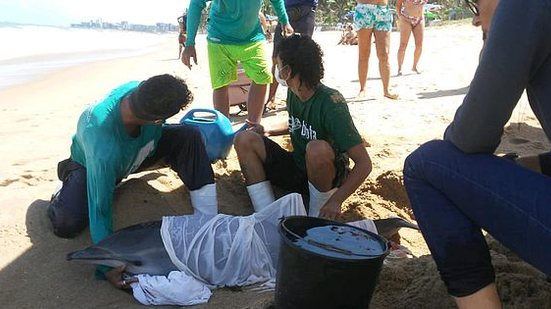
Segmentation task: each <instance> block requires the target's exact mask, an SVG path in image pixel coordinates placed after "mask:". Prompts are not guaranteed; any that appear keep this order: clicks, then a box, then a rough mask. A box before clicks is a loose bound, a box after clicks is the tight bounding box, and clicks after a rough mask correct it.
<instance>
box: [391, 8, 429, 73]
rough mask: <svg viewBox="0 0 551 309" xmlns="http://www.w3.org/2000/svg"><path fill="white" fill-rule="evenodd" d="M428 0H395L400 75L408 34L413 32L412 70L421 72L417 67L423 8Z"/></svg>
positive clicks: (420, 49) (421, 35) (421, 45)
mask: <svg viewBox="0 0 551 309" xmlns="http://www.w3.org/2000/svg"><path fill="white" fill-rule="evenodd" d="M427 2H428V0H397V1H396V12H397V14H398V16H399V18H400V23H399V24H400V48H399V49H398V75H402V64H403V63H404V57H405V55H406V48H407V46H408V41H409V36H410V35H411V33H412V32H413V38H414V39H415V52H414V54H413V68H412V70H413V71H414V72H416V73H417V74H419V73H421V72H420V71H419V69H418V68H417V64H418V63H419V58H421V52H422V51H423V30H424V28H425V24H424V21H425V20H424V18H423V14H424V9H423V6H424V5H425V4H426V3H427Z"/></svg>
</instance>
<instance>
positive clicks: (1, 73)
mask: <svg viewBox="0 0 551 309" xmlns="http://www.w3.org/2000/svg"><path fill="white" fill-rule="evenodd" d="M169 37H171V38H172V37H173V38H174V40H175V42H177V41H176V40H177V33H163V34H155V33H145V32H131V31H118V30H104V29H81V28H69V27H66V28H64V27H52V26H36V25H13V24H0V41H1V42H2V43H1V45H2V48H0V91H1V90H2V89H6V88H8V87H11V86H15V85H18V84H23V83H27V82H30V81H32V80H33V79H36V78H40V77H43V76H44V75H46V74H48V73H52V72H54V71H56V70H60V69H63V68H67V67H70V66H75V65H79V64H83V63H86V62H93V61H99V60H108V59H115V58H122V57H129V56H137V55H140V54H144V53H148V52H151V51H153V50H154V49H155V48H157V47H159V46H160V44H161V43H162V42H163V41H166V39H167V38H169ZM175 44H177V43H175Z"/></svg>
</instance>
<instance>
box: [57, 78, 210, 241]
mask: <svg viewBox="0 0 551 309" xmlns="http://www.w3.org/2000/svg"><path fill="white" fill-rule="evenodd" d="M192 98H193V97H192V94H191V92H190V91H189V89H188V87H187V85H186V84H185V83H184V81H183V80H181V79H179V78H176V77H174V76H171V75H168V74H164V75H158V76H153V77H151V78H149V79H147V80H145V81H143V82H140V81H131V82H128V83H125V84H123V85H121V86H119V87H117V88H115V89H114V90H112V91H111V92H110V93H109V95H107V97H105V99H103V101H102V102H100V103H98V104H95V105H92V106H90V107H89V108H87V109H86V110H85V111H84V112H83V113H82V114H81V116H80V118H79V120H78V125H77V132H76V134H75V135H74V136H73V142H72V145H71V157H70V158H69V159H67V160H64V161H61V162H60V163H59V164H58V176H59V179H60V180H62V181H63V185H62V187H61V188H60V190H59V191H57V192H56V193H55V194H54V196H53V198H52V201H51V202H50V205H49V207H48V217H49V218H50V220H51V222H52V225H53V229H54V233H55V234H56V235H57V236H59V237H63V238H72V237H75V236H76V235H78V233H80V232H81V231H82V230H83V229H84V228H86V226H87V225H88V224H89V225H90V235H91V237H92V242H94V243H98V242H99V241H100V240H102V239H104V238H105V237H107V236H108V235H109V234H111V231H112V220H113V219H112V203H113V193H114V191H115V187H116V185H117V183H119V182H120V181H121V180H122V179H124V178H125V177H126V176H128V175H129V174H131V173H134V172H137V171H143V170H147V169H150V168H158V167H162V166H170V167H171V168H172V169H174V170H175V171H176V172H177V173H178V176H179V177H180V179H182V181H183V182H184V183H185V185H186V187H187V188H188V189H189V190H190V196H191V204H192V206H193V207H194V209H196V210H198V211H200V212H202V213H205V214H216V213H217V209H218V208H217V201H216V185H215V184H214V173H213V171H212V167H211V165H210V162H209V159H208V157H207V152H206V150H205V146H204V144H203V142H202V139H201V133H200V132H199V131H198V130H197V129H195V128H193V127H191V126H186V125H179V124H170V125H168V124H165V120H166V119H167V118H170V117H172V116H173V115H175V114H176V113H178V112H179V111H180V110H181V109H182V108H184V107H186V106H187V105H188V104H189V103H191V100H192Z"/></svg>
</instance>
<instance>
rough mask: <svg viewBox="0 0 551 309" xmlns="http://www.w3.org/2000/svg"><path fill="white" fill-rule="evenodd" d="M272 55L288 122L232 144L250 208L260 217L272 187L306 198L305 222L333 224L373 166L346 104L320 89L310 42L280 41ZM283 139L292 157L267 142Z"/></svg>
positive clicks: (319, 67)
mask: <svg viewBox="0 0 551 309" xmlns="http://www.w3.org/2000/svg"><path fill="white" fill-rule="evenodd" d="M275 55H276V70H275V77H276V79H277V80H278V82H279V83H280V84H281V85H282V86H284V87H288V90H287V112H288V114H289V118H288V120H287V121H285V122H282V123H280V124H278V125H276V126H273V127H272V128H271V129H265V128H264V127H263V126H262V125H256V126H254V127H252V128H251V129H250V130H248V131H243V132H240V133H238V134H237V135H236V137H235V142H234V146H235V151H236V153H237V157H238V159H239V165H240V166H241V171H242V173H243V176H244V177H245V183H246V185H247V191H248V193H249V197H250V198H251V202H252V204H253V208H254V209H255V211H260V210H262V209H264V208H265V207H266V206H267V205H269V204H271V203H272V202H273V201H274V193H273V191H272V187H271V184H272V183H273V184H275V185H277V186H279V187H281V188H283V189H286V190H289V191H293V192H299V193H304V194H309V196H310V201H309V210H308V215H309V216H313V217H318V216H319V217H324V218H328V219H335V218H336V217H337V216H338V215H339V214H340V213H341V204H342V203H343V202H344V201H345V200H346V199H347V198H348V197H349V196H350V194H352V193H353V192H354V191H355V190H356V189H357V188H358V187H359V186H360V185H361V184H362V182H363V181H364V180H365V178H366V177H367V176H368V175H369V173H370V172H371V160H370V158H369V155H368V154H367V151H366V150H365V147H364V145H363V141H362V138H361V136H360V134H359V133H358V130H357V129H356V127H355V125H354V122H353V120H352V117H351V115H350V112H349V111H348V106H347V104H346V100H345V99H344V97H343V96H342V95H341V94H340V93H339V92H338V91H337V90H335V89H331V88H329V87H327V86H325V85H323V84H322V83H321V79H322V78H323V74H324V69H323V61H322V56H323V53H322V51H321V49H320V47H319V45H318V44H317V43H316V42H314V41H313V40H312V39H311V38H310V37H309V36H306V35H299V34H294V35H292V36H291V37H288V38H284V39H283V40H282V41H281V43H280V44H279V45H278V48H277V49H276V54H275ZM304 59H309V61H304ZM286 133H289V134H290V135H291V142H292V144H293V151H292V152H288V151H286V150H285V149H283V148H282V147H281V146H279V145H278V144H277V143H275V142H274V141H272V140H271V139H269V138H268V137H269V136H276V135H283V134H286ZM349 158H350V159H352V161H354V167H353V168H352V169H349V166H348V164H349Z"/></svg>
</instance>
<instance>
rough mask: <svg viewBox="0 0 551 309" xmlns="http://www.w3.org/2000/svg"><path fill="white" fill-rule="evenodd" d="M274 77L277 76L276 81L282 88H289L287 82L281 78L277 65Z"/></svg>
mask: <svg viewBox="0 0 551 309" xmlns="http://www.w3.org/2000/svg"><path fill="white" fill-rule="evenodd" d="M274 75H275V79H276V80H277V82H278V83H279V84H280V85H281V86H283V87H288V86H287V81H286V80H284V79H283V78H281V76H279V69H278V68H277V65H276V66H275V72H274Z"/></svg>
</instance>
